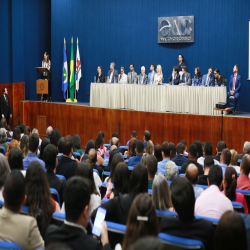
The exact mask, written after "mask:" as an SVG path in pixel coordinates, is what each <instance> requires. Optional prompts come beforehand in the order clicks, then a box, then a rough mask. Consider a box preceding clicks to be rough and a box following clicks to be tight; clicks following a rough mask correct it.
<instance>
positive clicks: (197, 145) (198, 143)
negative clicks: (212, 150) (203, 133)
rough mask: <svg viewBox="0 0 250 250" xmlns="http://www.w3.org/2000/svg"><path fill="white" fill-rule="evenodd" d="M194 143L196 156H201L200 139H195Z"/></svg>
mask: <svg viewBox="0 0 250 250" xmlns="http://www.w3.org/2000/svg"><path fill="white" fill-rule="evenodd" d="M194 145H196V147H197V153H198V156H197V158H198V159H199V158H200V157H203V149H202V144H201V142H200V141H198V140H196V141H195V142H194Z"/></svg>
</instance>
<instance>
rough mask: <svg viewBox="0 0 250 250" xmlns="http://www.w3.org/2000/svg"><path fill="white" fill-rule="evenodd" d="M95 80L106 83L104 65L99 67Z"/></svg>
mask: <svg viewBox="0 0 250 250" xmlns="http://www.w3.org/2000/svg"><path fill="white" fill-rule="evenodd" d="M95 82H97V83H100V82H101V83H104V82H105V75H104V73H103V72H102V66H98V67H97V74H96V77H95Z"/></svg>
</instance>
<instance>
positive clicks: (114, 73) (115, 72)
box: [107, 69, 118, 83]
mask: <svg viewBox="0 0 250 250" xmlns="http://www.w3.org/2000/svg"><path fill="white" fill-rule="evenodd" d="M110 75H111V71H110V70H109V71H108V75H107V76H108V77H109V78H110ZM114 77H115V79H116V82H118V71H117V70H116V69H114V72H113V76H112V79H111V83H114Z"/></svg>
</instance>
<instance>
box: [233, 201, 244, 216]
mask: <svg viewBox="0 0 250 250" xmlns="http://www.w3.org/2000/svg"><path fill="white" fill-rule="evenodd" d="M231 202H232V205H233V208H234V211H236V212H238V213H243V214H244V213H245V208H244V206H243V204H241V203H239V202H236V201H231Z"/></svg>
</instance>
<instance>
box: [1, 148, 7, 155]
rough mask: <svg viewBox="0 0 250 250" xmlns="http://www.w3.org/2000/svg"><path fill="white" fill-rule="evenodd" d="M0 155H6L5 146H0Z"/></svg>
mask: <svg viewBox="0 0 250 250" xmlns="http://www.w3.org/2000/svg"><path fill="white" fill-rule="evenodd" d="M0 153H3V154H4V155H6V150H5V147H4V146H0Z"/></svg>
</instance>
